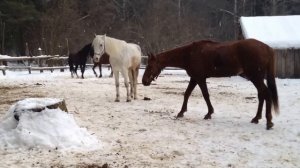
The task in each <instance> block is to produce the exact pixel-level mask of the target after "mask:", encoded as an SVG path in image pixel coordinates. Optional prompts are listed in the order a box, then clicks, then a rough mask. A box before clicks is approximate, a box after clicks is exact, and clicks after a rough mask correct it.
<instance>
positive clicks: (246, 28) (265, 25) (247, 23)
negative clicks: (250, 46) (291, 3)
mask: <svg viewBox="0 0 300 168" xmlns="http://www.w3.org/2000/svg"><path fill="white" fill-rule="evenodd" d="M240 22H241V27H242V31H243V34H244V37H245V38H246V39H248V38H255V39H257V40H260V41H262V42H264V43H266V44H268V45H270V46H271V47H273V48H279V49H282V48H283V49H285V48H300V31H299V27H300V15H292V16H259V17H241V20H240Z"/></svg>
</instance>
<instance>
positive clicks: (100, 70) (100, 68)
mask: <svg viewBox="0 0 300 168" xmlns="http://www.w3.org/2000/svg"><path fill="white" fill-rule="evenodd" d="M99 72H100V75H99V78H101V77H102V67H101V64H100V63H99Z"/></svg>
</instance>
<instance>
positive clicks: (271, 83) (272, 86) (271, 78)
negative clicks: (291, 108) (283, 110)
mask: <svg viewBox="0 0 300 168" xmlns="http://www.w3.org/2000/svg"><path fill="white" fill-rule="evenodd" d="M270 54H271V57H270V58H271V60H270V62H269V65H268V70H267V85H268V89H269V91H270V92H271V100H272V104H273V107H274V110H275V113H277V114H279V107H278V106H279V105H278V94H277V87H276V81H275V53H274V50H273V49H271V50H270Z"/></svg>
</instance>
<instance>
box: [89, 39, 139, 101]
mask: <svg viewBox="0 0 300 168" xmlns="http://www.w3.org/2000/svg"><path fill="white" fill-rule="evenodd" d="M92 46H93V48H94V57H93V59H94V61H95V62H99V60H100V58H101V57H102V55H103V54H104V53H107V54H108V55H109V56H110V57H109V62H110V64H111V67H112V70H113V73H114V76H115V85H116V90H117V94H116V100H115V101H116V102H119V101H120V90H119V85H120V82H119V72H121V74H122V75H123V77H124V83H125V87H126V91H127V102H130V101H131V98H132V97H133V98H134V99H137V91H136V90H137V78H138V73H139V68H140V64H141V55H142V53H141V48H140V46H138V45H136V44H133V43H127V42H126V41H123V40H118V39H115V38H111V37H108V36H106V35H95V38H94V40H93V43H92ZM128 79H129V81H130V93H129V88H128V87H129V84H128Z"/></svg>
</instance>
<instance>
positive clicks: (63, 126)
mask: <svg viewBox="0 0 300 168" xmlns="http://www.w3.org/2000/svg"><path fill="white" fill-rule="evenodd" d="M44 100H45V101H41V99H34V98H30V99H25V100H23V101H20V102H18V103H16V104H14V105H13V106H12V107H11V108H10V109H9V111H8V113H7V114H6V116H5V117H4V119H3V120H2V121H0V149H4V148H9V149H11V148H13V149H17V148H25V149H31V148H52V149H55V148H57V149H62V150H69V149H76V150H77V149H79V150H94V149H99V148H100V147H101V144H100V142H99V141H98V140H97V138H96V136H94V135H91V134H89V133H88V131H87V130H86V129H85V128H80V127H79V126H78V125H77V124H76V122H75V120H74V117H73V115H72V114H69V113H66V112H64V111H61V110H60V109H47V108H46V109H44V110H43V111H41V112H32V111H29V110H27V111H26V110H23V111H22V114H19V121H17V120H16V119H15V118H14V111H15V110H17V109H27V108H30V107H39V106H41V105H43V104H49V103H51V102H56V101H58V100H60V99H44Z"/></svg>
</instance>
